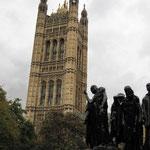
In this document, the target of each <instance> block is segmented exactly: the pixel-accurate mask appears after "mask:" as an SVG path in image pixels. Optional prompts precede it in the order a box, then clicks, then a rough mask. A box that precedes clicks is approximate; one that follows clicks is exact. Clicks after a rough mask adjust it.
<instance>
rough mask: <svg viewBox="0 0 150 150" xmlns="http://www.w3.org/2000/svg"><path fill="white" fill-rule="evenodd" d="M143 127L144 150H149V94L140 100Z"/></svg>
mask: <svg viewBox="0 0 150 150" xmlns="http://www.w3.org/2000/svg"><path fill="white" fill-rule="evenodd" d="M142 108H143V117H144V125H145V128H146V137H145V144H144V150H150V92H149V93H148V94H146V95H145V97H144V98H143V100H142Z"/></svg>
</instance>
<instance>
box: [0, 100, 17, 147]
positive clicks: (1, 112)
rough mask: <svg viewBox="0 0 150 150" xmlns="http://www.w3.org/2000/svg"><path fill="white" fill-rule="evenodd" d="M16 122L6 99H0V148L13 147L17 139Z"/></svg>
mask: <svg viewBox="0 0 150 150" xmlns="http://www.w3.org/2000/svg"><path fill="white" fill-rule="evenodd" d="M18 136H19V129H18V123H17V122H16V120H15V118H14V116H13V115H12V113H11V111H10V109H9V105H8V102H7V101H0V149H1V150H3V149H12V150H14V149H15V143H16V141H17V140H18Z"/></svg>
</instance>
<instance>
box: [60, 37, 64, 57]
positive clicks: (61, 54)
mask: <svg viewBox="0 0 150 150" xmlns="http://www.w3.org/2000/svg"><path fill="white" fill-rule="evenodd" d="M64 48H65V42H64V39H61V40H60V51H59V58H60V59H62V58H63V57H64Z"/></svg>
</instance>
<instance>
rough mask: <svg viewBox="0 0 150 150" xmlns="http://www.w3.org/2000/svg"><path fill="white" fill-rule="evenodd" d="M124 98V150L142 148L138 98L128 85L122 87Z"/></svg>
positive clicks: (140, 113)
mask: <svg viewBox="0 0 150 150" xmlns="http://www.w3.org/2000/svg"><path fill="white" fill-rule="evenodd" d="M124 90H125V94H126V98H125V100H124V102H123V115H124V133H125V135H124V136H125V150H142V140H143V139H142V135H143V130H142V123H141V122H142V109H141V107H140V104H139V98H138V97H137V96H135V95H134V92H133V90H132V89H131V87H130V86H126V87H125V88H124Z"/></svg>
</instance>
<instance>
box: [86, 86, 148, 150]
mask: <svg viewBox="0 0 150 150" xmlns="http://www.w3.org/2000/svg"><path fill="white" fill-rule="evenodd" d="M146 87H147V91H148V93H147V94H146V95H145V97H144V98H143V100H142V106H141V105H140V101H139V98H138V97H137V96H136V95H135V94H134V91H133V90H132V88H131V87H130V86H126V87H125V88H124V91H125V94H123V93H119V94H118V95H116V96H114V102H113V104H112V107H111V116H110V123H108V113H107V109H108V104H107V95H106V90H105V88H103V87H100V88H98V87H97V86H96V85H92V86H91V92H92V93H93V94H94V96H93V98H92V99H90V98H89V96H88V94H87V92H86V91H84V94H85V95H86V98H87V108H86V117H85V121H84V123H85V124H86V143H87V145H89V146H90V148H91V149H98V147H99V149H102V147H103V149H109V148H110V147H112V149H113V148H114V149H115V148H116V149H117V147H118V145H119V144H120V143H124V145H125V146H124V150H150V83H148V84H147V85H146ZM109 124H110V126H109ZM143 126H144V128H145V130H143ZM109 129H110V130H109ZM144 132H145V134H144ZM143 134H144V135H145V140H143V139H144V138H143ZM100 147H101V148H100ZM110 149H111V148H110Z"/></svg>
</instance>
